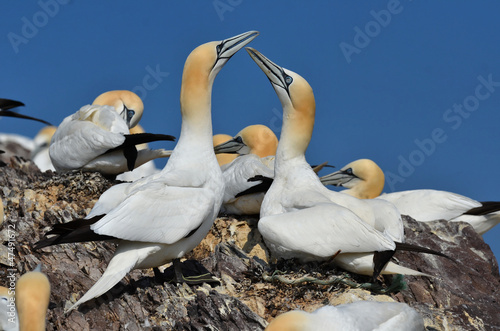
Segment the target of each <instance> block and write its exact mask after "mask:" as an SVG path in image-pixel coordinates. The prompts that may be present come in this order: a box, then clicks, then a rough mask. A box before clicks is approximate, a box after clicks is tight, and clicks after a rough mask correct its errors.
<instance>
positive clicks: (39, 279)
mask: <svg viewBox="0 0 500 331" xmlns="http://www.w3.org/2000/svg"><path fill="white" fill-rule="evenodd" d="M49 298H50V282H49V279H48V278H47V276H46V275H45V274H43V273H42V272H41V266H40V265H39V266H38V267H37V268H36V269H35V270H33V271H31V272H27V273H25V274H24V275H22V276H21V277H20V278H19V279H18V280H17V282H16V283H15V285H14V283H13V281H11V284H10V287H9V288H7V287H3V286H0V330H7V331H19V330H21V331H42V330H43V331H44V330H45V316H46V314H47V308H48V306H49Z"/></svg>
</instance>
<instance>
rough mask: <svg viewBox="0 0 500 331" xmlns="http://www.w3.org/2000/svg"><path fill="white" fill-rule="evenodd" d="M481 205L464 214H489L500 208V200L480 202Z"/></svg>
mask: <svg viewBox="0 0 500 331" xmlns="http://www.w3.org/2000/svg"><path fill="white" fill-rule="evenodd" d="M480 203H481V204H482V206H481V207H476V208H472V209H470V210H468V211H466V212H465V213H464V215H476V216H480V215H487V214H490V213H494V212H496V211H499V210H500V201H485V202H480Z"/></svg>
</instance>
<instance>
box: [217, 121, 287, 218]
mask: <svg viewBox="0 0 500 331" xmlns="http://www.w3.org/2000/svg"><path fill="white" fill-rule="evenodd" d="M277 147H278V138H277V137H276V135H275V134H274V132H273V131H272V130H271V129H269V128H268V127H267V126H265V125H260V124H258V125H250V126H247V127H245V128H244V129H243V130H241V131H240V132H238V134H236V136H235V137H234V138H232V139H230V140H229V141H227V142H224V143H222V144H220V145H217V146H215V147H214V150H215V152H216V153H219V152H221V153H224V152H228V153H238V154H240V155H239V156H238V157H237V158H236V159H234V160H233V161H232V162H231V163H228V164H224V165H223V166H221V169H222V175H223V177H224V183H225V190H224V199H223V203H222V207H221V212H222V213H227V214H235V215H252V214H258V213H259V211H260V205H261V203H262V199H264V194H265V191H261V190H257V191H256V192H252V190H251V189H252V188H253V187H255V186H258V185H259V183H257V182H249V181H248V179H249V178H252V177H255V176H264V177H271V178H272V177H273V176H274V154H276V148H277ZM242 192H248V193H246V194H241V193H242Z"/></svg>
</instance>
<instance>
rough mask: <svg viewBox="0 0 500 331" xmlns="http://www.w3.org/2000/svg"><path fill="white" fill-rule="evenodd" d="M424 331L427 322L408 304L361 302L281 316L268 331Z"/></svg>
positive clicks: (273, 321) (270, 325) (293, 312)
mask: <svg viewBox="0 0 500 331" xmlns="http://www.w3.org/2000/svg"><path fill="white" fill-rule="evenodd" d="M394 330H404V331H423V330H425V328H424V320H423V318H422V317H421V316H420V315H419V314H418V312H417V311H416V310H415V309H413V308H411V307H410V306H408V305H407V304H405V303H400V302H377V301H357V302H353V303H348V304H342V305H338V306H324V307H321V308H319V309H317V310H316V311H314V312H312V313H307V312H305V311H301V310H294V311H290V312H287V313H284V314H281V315H279V316H277V317H276V318H275V319H274V320H272V321H271V323H269V325H268V326H267V328H266V331H394Z"/></svg>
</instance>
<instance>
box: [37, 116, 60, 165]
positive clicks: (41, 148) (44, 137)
mask: <svg viewBox="0 0 500 331" xmlns="http://www.w3.org/2000/svg"><path fill="white" fill-rule="evenodd" d="M56 130H57V127H55V126H52V125H51V126H46V127H44V128H43V129H41V130H40V131H39V132H38V134H37V135H36V136H35V138H34V139H33V143H34V146H33V150H32V151H31V160H32V161H33V162H34V163H35V164H36V166H37V167H38V169H40V171H42V172H44V171H47V170H52V171H55V170H56V169H55V168H54V166H53V165H52V161H51V160H50V155H49V146H50V141H51V140H52V136H54V133H55V132H56Z"/></svg>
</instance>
